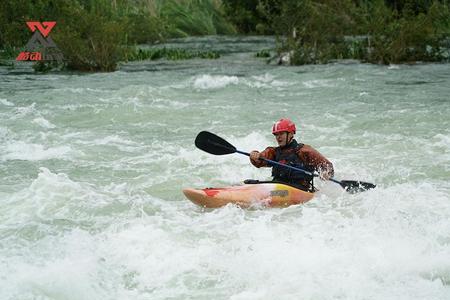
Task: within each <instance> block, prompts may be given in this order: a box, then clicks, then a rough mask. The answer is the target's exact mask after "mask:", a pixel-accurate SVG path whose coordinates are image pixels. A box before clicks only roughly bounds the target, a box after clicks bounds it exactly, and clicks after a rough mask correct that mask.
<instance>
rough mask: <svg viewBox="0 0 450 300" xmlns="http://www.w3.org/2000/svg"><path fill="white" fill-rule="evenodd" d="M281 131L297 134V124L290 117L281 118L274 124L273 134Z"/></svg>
mask: <svg viewBox="0 0 450 300" xmlns="http://www.w3.org/2000/svg"><path fill="white" fill-rule="evenodd" d="M279 132H292V133H294V134H295V124H294V122H292V121H291V120H289V119H281V120H280V121H278V122H276V123H275V124H273V127H272V134H276V133H279Z"/></svg>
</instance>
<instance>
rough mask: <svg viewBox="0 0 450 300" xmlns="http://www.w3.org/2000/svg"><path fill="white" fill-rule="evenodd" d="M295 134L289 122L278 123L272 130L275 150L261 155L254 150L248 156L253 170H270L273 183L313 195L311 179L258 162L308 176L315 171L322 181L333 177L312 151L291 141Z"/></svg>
mask: <svg viewBox="0 0 450 300" xmlns="http://www.w3.org/2000/svg"><path fill="white" fill-rule="evenodd" d="M295 132H296V128H295V124H294V123H293V122H292V121H291V120H289V119H281V120H279V121H278V122H276V123H275V124H274V125H273V127H272V134H273V135H275V139H276V141H277V143H278V147H267V148H266V149H265V150H264V151H262V152H259V151H256V150H255V151H252V152H250V162H251V163H252V164H253V165H254V166H255V167H257V168H260V167H272V176H273V181H277V182H285V183H289V184H292V185H296V186H298V187H300V188H301V189H303V190H306V191H314V183H313V179H314V177H312V176H309V175H306V174H304V173H302V172H298V171H295V170H291V169H288V168H284V167H281V166H269V165H268V164H267V162H265V161H263V160H260V158H265V159H269V160H274V161H276V162H279V163H282V164H288V165H291V166H294V167H298V168H300V169H303V170H306V171H309V172H314V171H315V172H317V173H318V174H319V177H320V178H321V179H322V180H328V179H330V177H333V174H334V169H333V164H332V163H331V162H330V161H329V160H328V159H326V158H325V157H324V156H323V155H322V154H320V153H319V152H318V151H317V150H315V149H314V148H313V147H311V146H309V145H305V144H302V143H298V142H297V141H296V140H295V139H294V135H295Z"/></svg>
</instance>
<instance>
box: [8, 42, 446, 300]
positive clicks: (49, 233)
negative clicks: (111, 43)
mask: <svg viewBox="0 0 450 300" xmlns="http://www.w3.org/2000/svg"><path fill="white" fill-rule="evenodd" d="M208 41H209V42H214V44H212V43H209V44H205V42H208ZM174 45H175V46H180V45H181V46H185V47H187V48H189V47H197V48H202V47H203V48H212V49H215V50H219V51H221V52H222V53H224V55H223V56H222V58H221V59H219V60H191V61H181V62H166V61H157V62H139V63H131V64H128V65H125V66H122V67H121V69H120V70H119V71H117V72H114V73H97V74H48V75H34V74H32V73H29V72H28V69H26V67H24V68H18V69H16V70H12V71H11V70H8V69H6V68H4V67H0V141H1V143H0V178H1V181H0V299H233V300H238V299H383V300H386V299H408V300H409V299H450V180H449V179H450V150H449V149H450V99H449V95H450V68H449V65H448V64H418V65H399V66H374V65H368V64H359V63H355V62H338V63H333V64H328V65H319V66H302V67H279V66H273V65H267V64H265V63H264V60H261V59H258V58H255V57H253V54H252V53H249V52H248V51H250V50H252V51H257V50H260V49H266V48H270V47H273V40H272V39H270V38H252V39H241V38H217V37H209V38H201V39H190V40H185V41H177V42H174ZM208 45H209V46H208ZM211 45H213V47H211ZM253 53H254V52H253ZM281 117H289V118H292V119H293V120H294V121H295V122H296V123H297V125H298V127H299V130H298V135H297V136H298V137H299V140H301V141H302V142H304V143H307V144H310V145H312V146H314V147H315V148H317V149H318V150H319V151H320V152H321V153H323V154H324V155H325V156H326V157H328V158H329V159H330V160H331V161H332V162H333V163H334V166H335V170H336V178H338V179H357V180H363V181H369V182H374V183H376V184H377V185H378V187H377V189H375V190H372V191H368V192H365V193H361V194H357V195H350V194H347V193H345V192H344V191H343V190H342V189H341V188H340V187H339V186H338V185H336V184H334V183H331V182H330V183H320V182H319V183H318V186H319V188H320V189H321V191H320V192H319V193H318V194H317V196H316V197H315V199H314V200H313V201H311V202H309V203H307V204H306V205H303V206H291V207H288V208H284V209H266V210H262V209H253V210H242V209H240V208H237V207H234V206H227V207H224V208H221V209H216V210H204V209H202V208H200V207H197V206H195V205H194V204H192V203H191V202H189V201H188V200H186V199H185V198H184V196H183V194H182V193H181V189H182V188H183V187H208V186H224V185H230V184H236V183H238V182H240V181H242V180H243V179H246V178H255V179H265V178H267V177H269V175H270V171H269V170H267V169H256V168H254V167H252V166H251V165H250V164H249V163H248V160H247V157H245V156H240V155H228V156H221V157H219V156H213V155H209V154H207V153H204V152H201V151H200V150H198V149H196V148H195V146H194V143H193V140H194V138H195V136H196V134H197V133H198V132H199V131H201V130H209V131H211V132H215V133H217V134H218V135H220V136H222V137H224V138H225V139H227V140H228V141H230V142H231V143H232V144H234V145H235V146H236V147H237V148H238V149H240V150H243V151H250V150H253V149H263V148H264V147H266V146H267V145H273V144H274V142H275V141H274V139H273V137H272V136H271V134H270V129H271V126H272V123H273V122H274V121H275V120H277V119H280V118H281Z"/></svg>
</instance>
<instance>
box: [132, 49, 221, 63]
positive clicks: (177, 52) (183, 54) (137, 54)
mask: <svg viewBox="0 0 450 300" xmlns="http://www.w3.org/2000/svg"><path fill="white" fill-rule="evenodd" d="M219 57H220V54H219V53H218V52H216V51H188V50H186V49H178V48H175V49H174V48H165V47H164V48H153V49H141V48H136V47H132V48H130V49H127V51H125V60H126V61H136V60H147V59H149V60H157V59H161V58H165V59H168V60H182V59H192V58H204V59H216V58H219Z"/></svg>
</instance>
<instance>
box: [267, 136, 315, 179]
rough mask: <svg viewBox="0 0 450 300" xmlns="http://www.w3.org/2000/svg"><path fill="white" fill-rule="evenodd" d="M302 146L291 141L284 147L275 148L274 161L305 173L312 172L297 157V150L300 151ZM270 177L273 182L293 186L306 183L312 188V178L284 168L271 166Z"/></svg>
mask: <svg viewBox="0 0 450 300" xmlns="http://www.w3.org/2000/svg"><path fill="white" fill-rule="evenodd" d="M303 145H304V144H301V143H300V144H299V143H297V141H296V140H292V141H291V142H290V143H289V145H287V146H285V147H277V148H275V161H276V162H279V163H282V164H284V165H290V166H293V167H297V168H300V169H303V170H305V171H309V172H313V171H314V170H313V169H311V168H309V167H307V166H306V165H305V164H304V163H303V162H302V161H301V160H300V158H299V157H298V155H297V152H298V150H300V149H301V148H302V147H303ZM272 176H273V180H274V181H282V182H287V183H293V184H296V183H299V182H307V183H308V184H309V185H310V186H313V178H314V177H313V176H310V175H307V174H305V173H303V172H299V171H295V170H292V169H288V168H284V167H282V166H277V165H275V166H273V167H272Z"/></svg>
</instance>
